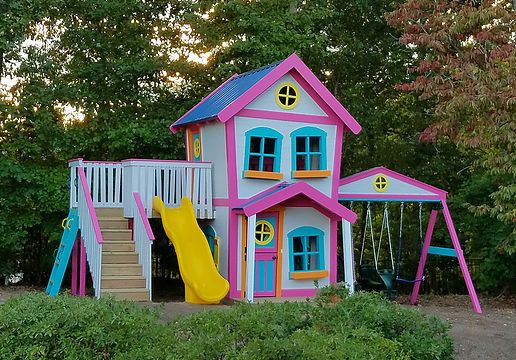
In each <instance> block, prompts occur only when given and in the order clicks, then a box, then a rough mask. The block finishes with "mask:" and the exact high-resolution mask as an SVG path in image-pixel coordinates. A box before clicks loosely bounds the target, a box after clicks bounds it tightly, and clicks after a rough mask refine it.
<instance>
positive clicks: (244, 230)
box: [240, 215, 247, 299]
mask: <svg viewBox="0 0 516 360" xmlns="http://www.w3.org/2000/svg"><path fill="white" fill-rule="evenodd" d="M246 246H247V219H246V217H245V216H244V215H242V269H241V271H240V273H241V274H242V277H241V279H240V282H241V285H240V287H241V289H240V298H241V299H243V298H244V295H245V286H246V261H245V248H246Z"/></svg>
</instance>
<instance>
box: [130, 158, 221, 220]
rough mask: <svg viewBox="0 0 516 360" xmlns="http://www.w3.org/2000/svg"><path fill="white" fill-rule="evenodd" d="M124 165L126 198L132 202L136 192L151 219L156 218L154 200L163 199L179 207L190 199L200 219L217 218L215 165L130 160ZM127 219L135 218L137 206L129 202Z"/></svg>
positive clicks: (169, 205)
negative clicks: (182, 200)
mask: <svg viewBox="0 0 516 360" xmlns="http://www.w3.org/2000/svg"><path fill="white" fill-rule="evenodd" d="M122 164H123V169H124V171H123V179H124V193H123V198H124V199H129V198H130V197H131V196H132V192H138V193H139V194H140V195H141V197H142V202H143V205H144V207H145V209H146V211H147V216H149V217H151V216H152V198H153V197H154V196H159V197H161V198H162V199H163V202H164V203H165V206H167V207H178V206H179V203H180V201H181V198H182V197H188V198H190V200H192V204H193V207H194V209H195V211H196V216H197V218H199V219H212V218H214V213H213V205H212V200H213V199H212V183H211V178H212V176H211V163H201V162H187V161H174V160H171V161H168V160H139V159H130V160H124V161H123V162H122ZM124 216H126V217H133V216H134V214H133V207H132V206H131V204H130V203H128V202H126V201H124Z"/></svg>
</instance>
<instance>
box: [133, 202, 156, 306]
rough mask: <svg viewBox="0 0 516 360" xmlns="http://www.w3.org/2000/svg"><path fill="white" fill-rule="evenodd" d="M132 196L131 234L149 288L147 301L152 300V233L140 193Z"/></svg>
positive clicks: (146, 286)
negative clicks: (132, 217)
mask: <svg viewBox="0 0 516 360" xmlns="http://www.w3.org/2000/svg"><path fill="white" fill-rule="evenodd" d="M133 197H134V203H133V206H134V214H135V215H134V223H133V224H134V227H133V234H134V235H133V236H134V244H135V248H136V252H137V253H138V262H139V263H140V265H141V266H142V270H143V277H144V278H145V288H146V289H147V290H149V301H152V242H153V241H154V234H153V233H152V229H151V227H150V224H149V219H147V214H146V212H145V208H144V207H143V203H142V199H141V198H140V194H138V193H137V192H134V193H133Z"/></svg>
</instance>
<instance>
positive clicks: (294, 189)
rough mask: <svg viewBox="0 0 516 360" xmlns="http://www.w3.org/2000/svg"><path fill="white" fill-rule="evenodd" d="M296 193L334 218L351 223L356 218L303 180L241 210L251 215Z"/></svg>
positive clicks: (349, 211) (352, 213) (351, 212)
mask: <svg viewBox="0 0 516 360" xmlns="http://www.w3.org/2000/svg"><path fill="white" fill-rule="evenodd" d="M266 191H270V190H266ZM297 195H304V196H306V197H307V198H309V199H310V200H312V201H314V202H315V203H316V204H319V205H321V206H323V207H324V208H325V209H326V210H327V211H329V212H331V213H332V214H333V215H334V216H333V217H335V218H341V219H345V220H347V221H349V222H351V223H355V221H356V219H357V215H356V214H355V213H354V212H353V211H351V210H349V209H347V208H346V207H344V206H342V205H341V204H339V203H338V202H337V201H336V200H333V199H331V198H329V197H328V196H326V195H325V194H323V193H322V192H320V191H318V190H316V189H315V188H313V187H312V186H310V185H308V184H307V183H306V182H304V181H298V182H296V183H295V184H292V185H289V186H287V187H285V188H283V189H281V190H278V191H276V192H274V193H273V194H271V195H269V196H264V197H263V198H260V199H258V200H256V201H254V202H251V203H250V204H249V205H247V206H244V207H243V210H244V213H245V214H246V215H247V216H251V215H254V214H257V213H259V212H262V211H264V210H267V209H268V208H270V207H272V206H274V205H277V204H279V203H281V202H283V201H285V200H288V199H290V198H292V197H294V196H297Z"/></svg>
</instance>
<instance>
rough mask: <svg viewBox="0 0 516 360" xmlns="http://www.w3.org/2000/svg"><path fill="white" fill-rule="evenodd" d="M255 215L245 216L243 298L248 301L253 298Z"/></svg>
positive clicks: (251, 300)
mask: <svg viewBox="0 0 516 360" xmlns="http://www.w3.org/2000/svg"><path fill="white" fill-rule="evenodd" d="M255 230H256V215H252V216H249V217H248V218H247V259H246V272H245V274H246V281H245V284H246V285H245V288H246V290H245V299H246V300H247V301H249V302H251V303H252V302H253V300H254V255H255V248H256V242H255V238H256V234H255Z"/></svg>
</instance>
